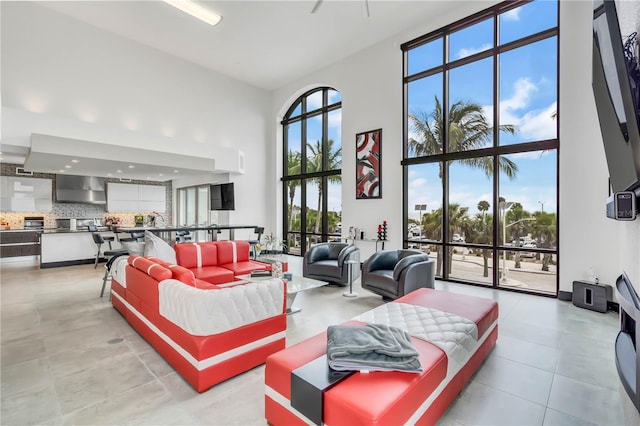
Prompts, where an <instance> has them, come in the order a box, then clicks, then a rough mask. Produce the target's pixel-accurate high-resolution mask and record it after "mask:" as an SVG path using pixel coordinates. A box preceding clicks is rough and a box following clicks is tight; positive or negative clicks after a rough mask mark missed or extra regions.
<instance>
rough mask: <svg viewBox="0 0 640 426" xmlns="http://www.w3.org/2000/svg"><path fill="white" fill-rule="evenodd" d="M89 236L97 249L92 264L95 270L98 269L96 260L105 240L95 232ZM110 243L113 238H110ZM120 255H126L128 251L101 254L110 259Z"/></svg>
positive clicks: (111, 251)
mask: <svg viewBox="0 0 640 426" xmlns="http://www.w3.org/2000/svg"><path fill="white" fill-rule="evenodd" d="M91 236H92V237H93V242H94V243H96V247H97V251H96V260H95V262H94V263H93V269H96V268H97V267H98V260H99V259H100V251H101V248H102V245H103V244H104V242H105V241H106V240H105V237H103V236H102V235H100V234H99V233H97V232H92V233H91ZM112 241H113V238H112ZM121 253H127V254H128V251H127V250H105V251H103V252H102V255H103V256H105V257H112V256H115V255H116V254H121Z"/></svg>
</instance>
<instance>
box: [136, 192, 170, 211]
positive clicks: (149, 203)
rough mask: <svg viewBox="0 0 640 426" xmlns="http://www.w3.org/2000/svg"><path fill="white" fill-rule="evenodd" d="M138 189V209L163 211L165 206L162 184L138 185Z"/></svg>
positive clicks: (164, 193)
mask: <svg viewBox="0 0 640 426" xmlns="http://www.w3.org/2000/svg"><path fill="white" fill-rule="evenodd" d="M138 191H139V194H140V195H139V200H138V202H139V207H140V211H142V212H159V213H163V212H164V211H165V209H166V208H167V202H166V191H165V187H164V186H157V185H138Z"/></svg>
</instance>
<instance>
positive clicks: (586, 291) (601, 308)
mask: <svg viewBox="0 0 640 426" xmlns="http://www.w3.org/2000/svg"><path fill="white" fill-rule="evenodd" d="M611 298H612V296H611V286H610V285H606V284H605V285H601V284H595V283H588V282H585V281H574V282H573V296H572V301H573V304H574V305H576V306H577V307H579V308H585V309H589V310H592V311H596V312H603V313H604V312H607V301H608V300H611Z"/></svg>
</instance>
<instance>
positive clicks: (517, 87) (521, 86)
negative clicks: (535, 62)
mask: <svg viewBox="0 0 640 426" xmlns="http://www.w3.org/2000/svg"><path fill="white" fill-rule="evenodd" d="M513 89H514V92H513V96H511V97H510V98H509V99H505V100H503V101H502V102H500V113H501V114H502V111H504V110H508V111H511V110H519V109H523V108H525V107H526V106H527V105H528V104H529V102H530V100H531V93H532V92H536V91H538V87H537V86H536V85H535V84H533V83H532V82H531V81H529V79H528V78H519V79H518V80H516V82H515V83H514V84H513Z"/></svg>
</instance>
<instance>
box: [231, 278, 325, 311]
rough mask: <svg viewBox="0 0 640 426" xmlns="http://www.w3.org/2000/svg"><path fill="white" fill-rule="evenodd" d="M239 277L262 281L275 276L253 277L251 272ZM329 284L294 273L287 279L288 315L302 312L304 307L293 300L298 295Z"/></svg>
mask: <svg viewBox="0 0 640 426" xmlns="http://www.w3.org/2000/svg"><path fill="white" fill-rule="evenodd" d="M237 278H240V279H243V280H247V281H253V282H260V281H264V280H270V279H271V278H273V277H252V276H251V274H247V275H238V276H237ZM327 284H329V283H328V282H326V281H320V280H314V279H312V278H305V277H301V276H299V275H293V276H292V278H291V279H290V280H287V315H290V314H295V313H296V312H300V311H301V310H302V308H298V307H296V306H293V302H294V300H295V299H296V295H297V294H298V293H299V292H301V291H305V290H311V289H312V288H318V287H322V286H325V285H327Z"/></svg>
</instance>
